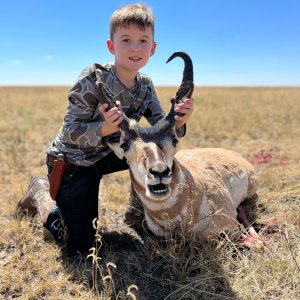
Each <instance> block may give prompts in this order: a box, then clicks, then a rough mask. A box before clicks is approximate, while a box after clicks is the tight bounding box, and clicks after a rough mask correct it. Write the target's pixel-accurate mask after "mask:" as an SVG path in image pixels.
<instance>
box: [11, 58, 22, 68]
mask: <svg viewBox="0 0 300 300" xmlns="http://www.w3.org/2000/svg"><path fill="white" fill-rule="evenodd" d="M12 64H13V65H14V66H20V65H21V64H22V61H21V60H19V59H15V60H13V61H12Z"/></svg>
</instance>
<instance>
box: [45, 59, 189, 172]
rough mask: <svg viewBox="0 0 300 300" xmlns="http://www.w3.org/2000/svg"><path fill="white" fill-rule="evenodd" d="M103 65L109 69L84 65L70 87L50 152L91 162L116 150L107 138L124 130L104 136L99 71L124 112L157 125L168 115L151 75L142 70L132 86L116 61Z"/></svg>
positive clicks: (116, 136)
mask: <svg viewBox="0 0 300 300" xmlns="http://www.w3.org/2000/svg"><path fill="white" fill-rule="evenodd" d="M103 66H104V67H105V69H106V70H103V68H101V69H99V68H96V69H92V68H91V67H88V68H86V69H84V70H83V71H82V72H81V74H80V76H79V78H78V81H77V82H76V83H75V85H74V86H73V88H71V90H70V91H69V94H68V99H69V105H68V108H67V112H66V115H65V117H64V121H63V124H62V126H61V128H60V131H59V133H58V134H57V136H56V137H55V139H54V141H53V142H52V144H51V146H50V147H49V148H48V150H47V153H48V154H51V155H53V156H57V155H58V154H59V153H63V154H64V155H65V158H66V159H67V160H68V161H69V162H72V163H74V164H76V165H79V166H90V165H92V164H94V163H95V162H97V161H98V160H100V159H101V158H103V157H104V156H106V155H107V154H108V153H110V152H111V151H112V150H111V149H110V148H109V147H108V146H107V141H109V140H112V141H113V140H116V139H117V140H118V139H119V137H120V132H116V133H114V134H111V135H109V136H106V137H102V136H101V133H100V128H101V126H102V124H103V121H104V119H103V117H102V114H101V113H100V112H99V107H100V106H101V103H100V101H99V93H98V91H97V88H96V85H95V79H94V78H95V74H93V72H98V76H100V78H101V79H102V81H103V82H104V84H105V85H106V87H107V88H108V89H109V91H110V92H111V94H112V95H114V100H115V101H116V100H119V101H120V102H121V106H122V109H123V111H124V113H125V114H126V115H128V116H129V117H130V118H133V119H135V120H137V121H139V120H140V119H141V118H142V116H144V117H145V118H146V119H147V120H148V122H149V123H150V124H151V125H154V124H155V123H156V122H157V121H158V120H159V119H161V118H163V117H164V113H163V110H162V108H161V105H160V103H159V101H158V99H157V96H156V93H155V90H154V87H153V83H152V81H151V79H150V77H148V76H147V75H144V74H142V73H138V75H137V85H136V86H135V87H134V88H132V89H128V88H127V87H126V86H125V85H124V84H122V82H121V81H120V80H119V79H118V77H117V76H116V74H115V72H114V67H113V65H112V64H105V65H103ZM184 133H185V128H182V130H180V133H179V134H180V135H184Z"/></svg>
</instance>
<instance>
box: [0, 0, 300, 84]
mask: <svg viewBox="0 0 300 300" xmlns="http://www.w3.org/2000/svg"><path fill="white" fill-rule="evenodd" d="M128 3H132V1H123V0H122V1H114V0H110V1H104V0H102V1H101V0H98V1H96V0H88V1H83V0H81V1H77V0H73V1H70V0H65V1H64V0H60V1H58V0H51V1H45V0H35V1H34V0H25V1H24V0H14V1H2V2H1V11H0V37H1V46H0V85H72V84H74V83H75V81H76V78H77V76H78V75H79V73H80V71H81V70H82V69H83V68H85V67H86V66H88V65H90V64H92V63H93V62H98V63H105V62H107V61H113V56H112V55H111V54H110V53H109V52H108V50H107V48H106V40H107V38H108V37H109V19H110V16H111V14H112V13H113V11H114V10H116V9H117V8H119V7H120V6H123V5H126V4H128ZM143 3H145V4H146V5H148V6H150V7H152V10H153V13H154V15H155V17H156V32H155V40H156V42H157V44H158V46H157V51H156V53H155V55H154V56H153V57H152V58H151V59H150V62H149V64H148V65H147V66H146V67H145V68H144V69H142V72H144V73H147V74H149V75H150V76H151V77H152V79H153V81H154V84H155V85H157V86H160V85H178V84H179V82H180V80H181V74H182V68H183V65H182V62H181V60H180V59H179V58H178V59H176V60H174V61H172V62H170V63H169V64H168V65H166V64H165V61H166V60H167V58H168V57H169V56H170V55H171V54H172V53H173V52H174V51H176V50H183V51H186V52H187V53H189V54H190V56H191V57H192V59H193V62H194V73H195V83H196V85H198V86H277V85H279V86H296V85H297V86H300V1H298V0H284V1H283V0H280V1H277V0H210V1H208V0H206V1H199V0H198V1H196V0H189V1H183V0H181V1H169V0H165V1H164V0H145V1H143Z"/></svg>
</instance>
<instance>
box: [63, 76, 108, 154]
mask: <svg viewBox="0 0 300 300" xmlns="http://www.w3.org/2000/svg"><path fill="white" fill-rule="evenodd" d="M68 99H69V105H68V108H67V112H66V115H65V118H64V122H63V126H62V129H61V134H62V135H63V139H64V140H65V142H66V143H68V144H70V145H74V146H78V147H80V148H82V147H99V146H101V144H102V138H101V136H100V128H101V126H102V123H103V119H102V117H101V114H100V113H99V112H98V107H99V99H98V96H97V91H96V89H95V86H94V83H93V81H92V79H91V78H90V77H89V76H84V77H82V78H80V79H79V80H78V82H77V83H76V84H75V85H74V86H73V88H72V89H71V90H70V92H69V94H68Z"/></svg>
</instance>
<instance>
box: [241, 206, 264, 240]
mask: <svg viewBox="0 0 300 300" xmlns="http://www.w3.org/2000/svg"><path fill="white" fill-rule="evenodd" d="M236 211H237V219H238V221H239V222H240V223H242V224H243V225H244V226H245V228H246V229H247V233H248V235H249V236H247V235H245V234H242V235H241V237H240V242H241V243H243V244H254V243H259V244H264V241H263V240H262V238H261V237H260V236H259V235H258V233H257V232H256V230H255V229H254V227H253V226H252V225H251V224H250V222H249V220H248V218H247V216H246V211H245V206H244V205H243V203H241V204H240V205H239V206H238V208H237V209H236Z"/></svg>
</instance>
